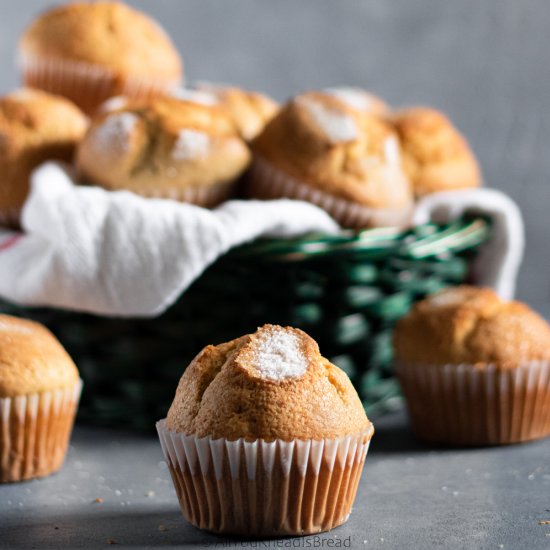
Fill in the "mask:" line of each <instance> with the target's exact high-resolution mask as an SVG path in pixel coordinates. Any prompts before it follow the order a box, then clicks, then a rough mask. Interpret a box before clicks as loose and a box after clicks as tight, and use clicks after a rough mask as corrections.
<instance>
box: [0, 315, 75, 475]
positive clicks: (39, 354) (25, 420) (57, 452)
mask: <svg viewBox="0 0 550 550" xmlns="http://www.w3.org/2000/svg"><path fill="white" fill-rule="evenodd" d="M81 385H82V384H81V382H80V380H79V376H78V371H77V369H76V366H75V365H74V363H73V362H72V360H71V358H70V357H69V355H68V354H67V352H66V351H65V350H64V349H63V347H62V346H61V344H60V343H59V342H58V341H57V340H56V338H55V337H54V336H53V334H52V333H51V332H50V331H49V330H48V329H46V328H45V327H44V326H42V325H40V324H38V323H34V322H32V321H27V320H23V319H17V318H15V317H9V316H7V315H0V482H7V481H21V480H24V479H30V478H35V477H42V476H46V475H48V474H51V473H53V472H55V471H57V470H58V469H59V468H60V467H61V465H62V464H63V461H64V460H65V455H66V452H67V446H68V443H69V438H70V435H71V430H72V427H73V422H74V417H75V414H76V409H77V405H78V400H79V397H80V390H81Z"/></svg>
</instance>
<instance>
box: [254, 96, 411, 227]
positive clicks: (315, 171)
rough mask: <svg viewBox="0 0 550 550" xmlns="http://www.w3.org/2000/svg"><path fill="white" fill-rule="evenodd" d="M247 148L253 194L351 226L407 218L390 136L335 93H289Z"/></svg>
mask: <svg viewBox="0 0 550 550" xmlns="http://www.w3.org/2000/svg"><path fill="white" fill-rule="evenodd" d="M252 149H253V152H254V164H253V168H252V171H251V174H250V181H249V186H248V192H249V195H250V196H252V197H256V198H260V199H273V198H281V197H287V198H294V199H302V200H307V201H310V202H312V203H314V204H317V205H318V206H320V207H322V208H324V209H325V210H326V211H327V212H328V213H329V214H330V215H331V216H332V217H333V218H334V219H335V220H336V221H337V222H338V223H340V225H342V226H344V227H350V228H361V227H368V226H391V225H398V226H399V225H405V224H406V223H407V222H408V221H409V217H410V214H411V210H412V204H413V196H412V191H411V186H410V183H409V180H408V179H407V177H406V175H405V173H404V171H403V167H402V165H401V157H400V149H399V142H398V139H397V135H396V133H395V132H394V131H393V129H392V128H391V126H390V125H389V124H388V123H387V122H386V121H385V120H384V119H383V118H381V117H379V116H376V115H374V114H372V113H371V112H369V111H360V110H358V109H356V108H354V107H351V106H350V105H349V104H348V103H346V102H345V101H343V100H341V99H339V98H338V97H337V96H335V95H331V94H329V93H324V92H309V93H306V94H302V95H299V96H296V97H294V98H293V99H291V100H290V101H289V102H288V103H287V104H286V105H284V106H283V107H282V108H281V110H280V111H279V112H278V113H277V115H276V116H275V117H274V118H273V119H272V120H271V122H269V123H268V125H267V126H266V127H265V129H264V131H263V132H262V133H261V134H260V135H259V136H258V137H257V138H256V139H255V140H254V142H253V143H252Z"/></svg>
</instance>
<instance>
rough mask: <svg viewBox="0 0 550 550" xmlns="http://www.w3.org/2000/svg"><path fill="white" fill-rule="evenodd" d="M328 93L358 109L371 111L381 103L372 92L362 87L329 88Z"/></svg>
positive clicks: (326, 90)
mask: <svg viewBox="0 0 550 550" xmlns="http://www.w3.org/2000/svg"><path fill="white" fill-rule="evenodd" d="M324 92H325V93H326V94H329V95H332V96H334V97H336V98H338V99H339V100H341V101H343V102H344V103H345V104H346V105H349V106H350V107H352V108H353V109H357V110H358V111H365V112H367V111H371V110H373V109H374V108H375V107H376V105H377V104H378V103H379V102H378V100H377V99H376V98H375V97H374V96H372V95H371V94H369V93H367V92H365V91H364V90H361V89H360V88H346V87H342V88H327V89H325V90H324Z"/></svg>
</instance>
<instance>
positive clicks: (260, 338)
mask: <svg viewBox="0 0 550 550" xmlns="http://www.w3.org/2000/svg"><path fill="white" fill-rule="evenodd" d="M20 50H21V69H22V73H23V80H24V83H25V85H26V86H27V88H25V89H23V90H20V91H18V92H14V93H12V94H8V95H7V96H5V97H3V98H1V99H0V167H1V168H2V179H1V181H0V220H1V222H2V224H3V225H12V226H17V225H18V224H19V223H20V211H21V208H22V207H23V204H24V202H25V199H26V197H27V195H28V193H29V177H30V174H31V172H32V170H33V169H34V168H35V167H36V166H37V165H38V164H40V163H41V162H43V161H44V160H49V159H56V160H60V161H65V162H73V161H74V162H73V168H74V170H75V173H76V174H77V179H78V181H79V182H80V183H81V184H83V185H96V186H100V187H103V188H104V189H107V190H111V191H117V190H127V191H132V192H134V193H136V194H139V195H141V196H143V197H154V198H164V199H173V200H178V201H184V202H189V203H193V204H196V205H199V206H204V207H215V206H216V205H218V204H220V203H221V202H223V201H224V200H226V199H228V198H230V197H234V196H238V197H250V198H258V199H275V198H283V197H284V198H292V199H301V200H306V201H310V202H312V203H314V204H316V205H318V206H320V207H321V208H323V209H325V210H326V211H327V212H328V213H329V214H330V215H331V216H332V217H333V218H334V219H335V220H336V221H338V222H339V223H340V225H341V226H342V227H346V228H365V227H370V226H407V224H408V223H410V217H411V213H412V210H413V207H414V204H415V200H416V199H418V198H419V197H423V196H425V195H426V194H429V193H433V192H436V191H443V190H456V189H467V188H475V187H477V186H479V185H480V183H481V175H480V170H479V167H478V164H477V161H476V159H475V157H474V155H473V153H472V151H471V149H470V147H469V146H468V144H467V142H466V140H465V139H464V138H463V137H462V136H461V134H460V133H459V132H458V130H457V129H456V128H455V127H454V126H453V125H452V123H451V122H450V121H449V120H448V119H447V118H446V117H445V116H444V115H443V114H441V113H439V112H437V111H435V110H433V109H428V108H414V109H405V110H402V111H392V110H391V109H390V107H389V106H388V105H386V104H385V102H384V101H382V100H381V99H379V98H377V97H375V96H373V95H372V94H370V93H368V92H367V91H365V90H361V89H356V88H328V89H325V90H320V91H309V92H306V93H301V94H298V95H296V96H294V97H293V98H291V99H290V100H288V101H287V102H286V103H285V104H284V105H282V106H279V105H277V103H276V102H275V101H273V100H272V99H270V98H269V97H267V96H265V95H263V94H260V93H257V92H250V91H246V90H242V89H239V88H237V87H233V86H225V85H223V86H221V85H214V84H208V83H199V84H197V85H196V86H194V87H192V88H182V80H183V69H182V63H181V60H180V58H179V55H178V53H177V52H176V50H175V48H174V46H173V44H172V43H171V41H170V39H169V38H168V37H167V36H166V34H165V33H164V32H163V31H162V30H161V29H160V27H158V25H156V24H155V23H154V22H153V21H151V20H150V19H149V18H148V17H147V16H145V15H144V14H141V13H139V12H136V11H135V10H133V9H131V8H129V7H127V6H125V5H124V4H121V3H115V2H95V3H83V2H81V3H72V4H67V5H62V6H60V7H57V8H54V9H52V10H50V11H48V12H47V13H45V14H44V15H42V16H41V17H39V18H38V19H37V20H36V21H35V22H34V23H33V24H32V25H31V26H30V27H29V28H28V29H27V31H26V32H25V34H24V36H23V38H22V40H21V44H20ZM394 346H395V351H396V356H397V362H398V365H397V372H398V375H399V378H400V380H401V383H402V386H403V390H404V393H405V396H406V398H407V401H408V406H409V410H410V414H411V420H412V425H413V428H414V430H415V432H416V433H417V434H418V435H419V436H420V437H422V438H425V439H430V440H434V441H437V442H447V443H452V444H460V445H463V444H502V443H512V442H518V441H524V440H527V439H534V438H538V437H542V436H545V435H547V434H548V433H550V367H549V364H550V363H549V361H550V352H549V351H548V350H549V349H550V328H549V327H548V325H547V323H546V322H545V321H544V320H543V319H541V318H540V317H538V316H537V315H536V314H535V313H533V312H532V311H531V310H529V308H527V306H524V305H522V304H519V303H516V302H510V303H505V302H503V301H501V300H500V299H499V298H498V297H497V296H496V295H495V294H494V293H493V292H492V291H490V290H488V289H478V288H473V287H461V288H456V289H451V290H448V291H444V292H442V293H440V294H437V295H435V296H433V297H430V298H427V299H426V300H425V301H423V302H421V303H419V304H417V305H416V306H415V307H414V309H413V310H412V312H411V313H410V314H409V315H408V316H407V317H406V318H405V319H403V320H402V321H401V323H400V324H399V325H398V328H397V330H396V332H395V340H394ZM0 359H1V361H0V405H1V407H0V414H1V417H0V419H1V422H2V430H0V455H1V460H2V461H1V463H0V480H2V481H14V480H18V479H26V478H28V477H35V476H40V475H45V474H47V473H50V472H51V471H53V470H55V469H57V468H58V467H59V465H60V464H61V462H62V460H63V456H64V452H65V449H66V445H67V439H68V436H69V432H70V427H71V423H72V418H73V417H74V411H75V409H76V401H77V399H78V393H79V389H80V383H79V380H78V374H77V372H76V369H75V367H74V365H73V364H72V362H71V361H70V359H69V358H68V356H66V354H65V352H64V351H63V350H62V348H60V346H59V344H58V343H57V342H55V341H54V340H53V337H52V336H51V335H50V334H49V333H48V332H47V331H46V330H45V329H44V328H42V327H40V326H38V325H35V324H32V323H27V322H24V321H18V320H16V319H13V318H7V317H5V318H2V319H0ZM56 415H57V416H56ZM57 417H59V418H58V419H56V418H57ZM50 424H51V425H55V426H56V427H55V429H53V428H52V429H47V428H46V427H45V426H47V425H50ZM157 428H158V432H159V436H160V439H161V443H162V447H163V450H164V452H165V456H166V459H167V462H168V465H169V468H170V471H171V474H172V478H173V481H174V484H175V486H176V491H177V495H178V498H179V501H180V504H181V508H182V511H183V514H184V515H185V517H186V518H187V519H188V520H189V521H190V522H191V523H193V524H195V525H197V526H198V527H200V528H204V529H208V530H212V531H216V532H230V533H246V534H255V535H278V534H304V533H313V532H319V531H324V530H327V529H331V528H332V527H335V526H337V525H340V524H341V523H343V522H345V521H346V519H347V518H348V516H349V514H350V511H351V507H352V504H353V500H354V498H355V493H356V491H357V486H358V482H359V478H360V475H361V470H362V466H363V462H364V460H365V456H366V453H367V449H368V446H369V442H370V438H371V437H372V435H373V432H374V429H373V426H372V424H371V422H370V421H369V420H368V419H367V417H366V415H365V412H364V410H363V408H362V405H361V402H360V400H359V398H358V396H357V393H356V391H355V389H354V388H353V386H352V385H351V383H350V381H349V379H348V378H347V376H346V375H345V374H344V373H343V371H341V370H340V369H338V368H337V367H335V366H334V365H332V364H331V363H330V362H329V361H328V360H327V359H325V358H324V357H322V356H321V354H320V352H319V348H318V346H317V344H316V343H315V342H314V341H313V340H312V339H311V338H310V337H309V336H307V335H306V334H305V333H304V332H302V331H300V330H297V329H293V328H289V327H286V328H283V327H279V326H272V325H266V326H264V327H262V328H260V329H258V331H257V332H256V333H255V334H250V335H246V336H242V337H241V338H238V339H237V340H233V341H231V342H228V343H225V344H220V345H217V346H208V347H207V348H205V349H204V350H203V351H202V352H201V353H199V355H198V356H197V357H196V358H195V359H194V361H193V362H192V363H191V365H190V366H189V367H188V368H187V370H186V371H185V373H184V374H183V376H182V378H181V381H180V384H179V386H178V388H177V391H176V396H175V399H174V402H173V404H172V406H171V408H170V410H169V411H168V415H167V418H166V419H165V420H162V421H160V422H159V423H158V425H157ZM47 437H49V438H50V439H51V441H50V442H49V443H48V441H47V440H46V439H45V438H47ZM46 448H48V449H50V451H48V452H46V451H45V449H46Z"/></svg>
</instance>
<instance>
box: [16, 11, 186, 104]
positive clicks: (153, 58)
mask: <svg viewBox="0 0 550 550" xmlns="http://www.w3.org/2000/svg"><path fill="white" fill-rule="evenodd" d="M19 52H20V55H19V57H20V68H21V72H22V76H23V81H24V82H25V84H26V85H27V86H32V87H35V88H41V89H43V90H46V91H48V92H52V93H55V94H60V95H63V96H65V97H68V98H69V99H71V100H72V101H74V102H75V103H76V104H77V105H78V106H79V107H81V108H82V109H83V110H84V111H86V112H88V113H91V112H93V111H94V110H95V108H96V107H97V106H98V105H99V104H100V103H102V102H103V101H104V100H106V99H107V98H109V97H112V96H116V95H121V94H123V95H128V96H132V97H138V98H146V97H150V96H153V95H158V94H161V93H167V92H169V91H170V90H171V89H173V88H176V87H178V86H180V85H181V82H182V74H183V70H182V64H181V60H180V57H179V54H178V53H177V51H176V49H175V47H174V45H173V44H172V42H171V40H170V38H169V37H168V36H167V35H166V33H165V32H164V31H163V29H162V28H161V27H160V26H159V25H158V24H157V23H156V22H155V21H153V20H152V19H151V18H149V17H148V16H147V15H145V14H143V13H141V12H139V11H137V10H134V9H132V8H130V7H129V6H127V5H125V4H123V3H121V2H73V3H69V4H63V5H60V6H56V7H54V8H52V9H50V10H48V11H47V12H45V13H43V14H42V15H41V16H39V17H38V18H37V19H35V20H34V22H33V23H31V25H30V26H29V27H28V28H27V29H26V31H25V32H24V34H23V36H22V38H21V40H20V44H19Z"/></svg>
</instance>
